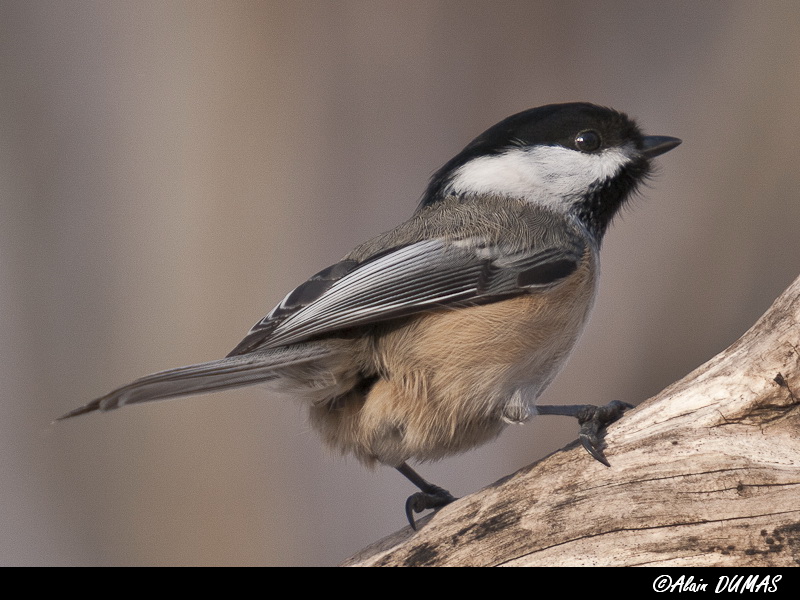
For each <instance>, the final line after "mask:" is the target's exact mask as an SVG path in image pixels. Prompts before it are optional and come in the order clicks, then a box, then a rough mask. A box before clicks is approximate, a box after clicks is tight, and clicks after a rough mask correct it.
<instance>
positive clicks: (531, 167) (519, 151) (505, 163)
mask: <svg viewBox="0 0 800 600" xmlns="http://www.w3.org/2000/svg"><path fill="white" fill-rule="evenodd" d="M626 150H627V151H629V149H628V148H626V147H622V148H610V149H608V150H604V151H603V152H600V153H599V154H586V153H583V152H578V151H576V150H570V149H569V148H564V147H563V146H538V147H535V148H512V149H510V150H508V151H506V152H504V153H502V154H498V155H496V156H482V157H479V158H475V159H473V160H471V161H469V162H468V163H466V164H465V165H463V166H462V167H460V168H459V169H458V170H457V171H456V172H455V175H454V177H453V179H452V181H451V183H450V185H449V189H450V190H451V191H453V192H456V193H476V194H503V195H509V196H514V197H518V198H524V199H526V200H529V201H531V202H537V203H543V204H547V205H550V206H553V208H568V207H569V205H570V204H572V202H574V201H576V200H578V199H579V198H580V197H582V196H583V195H584V194H585V193H586V191H587V190H588V189H589V188H590V187H592V186H593V185H595V184H597V183H601V182H603V181H605V180H607V179H609V178H611V177H614V176H615V175H616V174H617V173H619V171H620V169H621V168H622V167H623V166H624V165H625V164H626V163H628V162H630V160H631V158H630V156H629V155H628V154H627V153H626Z"/></svg>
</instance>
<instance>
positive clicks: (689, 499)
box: [345, 278, 800, 566]
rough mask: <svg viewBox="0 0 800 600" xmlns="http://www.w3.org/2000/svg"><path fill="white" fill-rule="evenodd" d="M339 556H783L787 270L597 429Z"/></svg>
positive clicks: (521, 560)
mask: <svg viewBox="0 0 800 600" xmlns="http://www.w3.org/2000/svg"><path fill="white" fill-rule="evenodd" d="M606 442H607V449H606V456H607V457H608V459H609V461H610V463H611V468H606V467H604V466H603V465H601V464H600V463H598V462H597V461H595V460H593V459H592V458H591V457H590V456H589V455H588V454H587V453H586V452H585V451H584V450H583V449H582V448H580V447H579V446H577V444H572V445H570V446H568V447H567V449H564V450H561V451H558V452H555V453H554V454H552V455H550V456H548V457H546V458H544V459H542V460H541V461H539V462H537V463H534V464H532V465H530V466H528V467H526V468H524V469H521V470H520V471H518V472H516V473H514V474H513V475H511V476H509V477H507V478H505V479H502V480H500V481H498V482H496V483H495V484H493V485H491V486H489V487H487V488H485V489H483V490H481V491H479V492H477V493H474V494H472V495H470V496H467V497H465V498H462V499H460V500H458V501H457V502H455V503H453V504H451V505H449V506H446V507H445V508H443V509H442V510H441V511H439V512H438V513H437V514H435V515H433V516H432V517H431V518H430V519H427V520H426V519H422V520H421V521H420V524H421V530H420V531H419V532H417V533H414V532H412V531H411V530H410V528H405V529H403V530H401V531H399V532H397V533H395V534H393V535H391V536H389V537H387V538H385V539H383V540H381V541H380V542H377V543H376V544H373V545H372V546H370V547H368V548H366V549H364V550H363V551H361V552H360V553H359V554H358V555H357V556H355V557H353V558H351V559H349V560H348V561H347V562H346V563H345V564H346V565H350V566H356V565H364V566H366V565H375V566H379V565H386V566H389V565H408V566H412V565H414V566H422V565H426V566H439V565H441V566H444V565H449V566H458V565H473V566H493V565H513V566H555V565H563V566H566V565H617V566H622V565H663V566H701V565H703V566H797V565H798V564H800V278H798V279H797V280H795V282H794V283H793V284H792V285H791V286H790V287H789V288H788V289H787V290H786V291H785V292H784V293H783V294H782V295H781V296H780V297H779V298H778V299H777V300H776V301H775V303H774V304H773V305H772V307H771V308H770V309H769V310H768V311H767V312H766V313H765V314H764V316H762V317H761V318H760V319H759V320H758V322H757V323H756V324H755V325H754V326H753V327H752V328H751V329H750V330H749V331H748V332H747V333H745V334H744V335H743V336H742V337H741V338H740V339H739V340H738V341H737V342H735V343H734V344H733V345H732V346H730V347H729V348H728V349H727V350H725V351H724V352H722V353H720V354H718V355H717V356H716V357H714V358H713V359H711V360H710V361H708V362H707V363H706V364H704V365H702V366H701V367H699V368H698V369H696V370H695V371H693V372H692V373H690V374H689V375H687V376H686V377H684V378H683V379H682V380H680V381H678V382H676V383H674V384H672V385H671V386H669V387H668V388H667V389H665V390H664V391H663V392H661V393H660V394H659V395H658V396H656V397H654V398H651V399H650V400H648V401H646V402H644V403H643V404H641V405H640V406H639V407H637V408H636V409H635V410H632V411H630V412H629V413H627V414H626V415H625V416H624V417H623V418H622V419H621V420H620V421H619V422H617V423H615V424H613V425H612V426H611V427H610V428H609V431H608V434H607V437H606Z"/></svg>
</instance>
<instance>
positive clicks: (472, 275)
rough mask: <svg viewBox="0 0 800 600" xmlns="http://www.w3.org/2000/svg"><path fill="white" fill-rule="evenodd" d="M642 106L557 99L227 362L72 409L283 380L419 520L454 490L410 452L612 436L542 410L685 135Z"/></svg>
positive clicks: (327, 272) (475, 156)
mask: <svg viewBox="0 0 800 600" xmlns="http://www.w3.org/2000/svg"><path fill="white" fill-rule="evenodd" d="M680 143H681V142H680V140H678V139H676V138H672V137H661V136H645V135H643V134H642V133H641V131H640V130H639V128H638V127H637V126H636V124H635V123H634V122H633V121H632V120H631V119H629V118H628V117H627V116H626V115H624V114H622V113H619V112H616V111H614V110H611V109H608V108H603V107H599V106H595V105H592V104H585V103H573V104H552V105H548V106H542V107H539V108H534V109H531V110H527V111H524V112H521V113H518V114H515V115H513V116H511V117H508V118H507V119H504V120H503V121H500V123H498V124H497V125H494V126H493V127H490V128H489V129H487V130H486V131H485V132H484V133H482V134H481V135H479V136H478V137H477V138H475V139H474V140H473V141H472V142H471V143H470V144H469V145H467V147H466V148H464V150H462V151H461V152H460V153H459V154H458V155H456V156H455V157H454V158H453V159H452V160H450V161H449V162H448V163H447V164H445V165H444V167H442V168H441V169H440V170H439V171H437V172H436V173H435V174H434V176H433V177H432V179H431V181H430V184H429V185H428V188H427V190H426V191H425V193H424V194H423V196H422V201H421V202H420V204H419V207H418V208H417V210H416V212H415V213H414V214H413V216H412V217H411V218H410V219H409V220H408V221H406V222H405V223H403V224H402V225H400V226H399V227H397V228H395V229H393V230H391V231H389V232H387V233H384V234H382V235H379V236H378V237H376V238H374V239H371V240H369V241H368V242H365V243H363V244H361V245H360V246H358V247H356V249H355V250H353V251H352V252H351V253H350V254H348V255H347V256H345V257H344V258H343V259H342V260H340V261H339V262H337V263H336V264H334V265H333V266H330V267H328V268H327V269H323V270H322V271H320V272H319V273H317V274H316V275H314V276H313V277H311V278H310V279H309V280H308V281H306V282H305V283H303V284H302V285H300V286H299V287H297V288H295V289H294V290H293V291H292V292H290V293H289V294H288V295H287V296H286V297H285V298H284V299H283V301H282V302H281V303H280V304H279V305H278V306H276V307H275V308H274V309H273V310H272V312H270V313H269V314H268V315H267V316H266V317H264V318H263V319H262V320H261V321H259V322H258V323H256V324H255V325H254V326H253V328H252V329H251V330H250V332H249V333H248V334H247V336H246V337H245V338H244V339H243V340H242V342H241V343H240V344H239V345H238V346H236V348H234V349H233V351H232V352H231V353H230V354H229V355H228V356H227V357H226V358H223V359H221V360H215V361H211V362H207V363H203V364H198V365H192V366H188V367H180V368H177V369H171V370H169V371H163V372H160V373H155V374H153V375H148V376H147V377H143V378H142V379H138V380H137V381H134V382H133V383H131V384H128V385H126V386H124V387H121V388H119V389H117V390H115V391H113V392H111V393H110V394H107V395H106V396H103V397H102V398H98V399H97V400H94V401H93V402H90V403H89V404H87V405H86V406H83V407H82V408H78V409H76V410H74V411H72V412H70V413H68V414H66V415H64V416H63V417H61V418H62V419H65V418H69V417H74V416H77V415H81V414H84V413H88V412H92V411H94V410H111V409H115V408H118V407H120V406H124V405H126V404H133V403H137V402H146V401H149V400H159V399H163V398H173V397H176V396H183V395H187V394H199V393H205V392H212V391H218V390H223V389H229V388H235V387H240V386H245V385H251V384H267V385H268V386H271V387H272V389H275V390H277V391H280V392H283V393H289V394H292V395H294V396H297V397H298V398H301V399H302V400H303V401H305V402H306V403H307V405H308V407H309V411H310V415H311V422H312V424H313V425H314V427H315V428H316V429H317V430H318V431H319V432H320V434H321V435H322V437H323V439H324V440H325V442H326V443H327V444H328V445H329V446H331V447H333V448H335V449H336V450H339V451H341V452H343V453H352V454H354V455H355V456H356V457H358V458H359V459H360V460H361V461H362V462H364V463H366V464H368V465H373V464H375V463H376V462H380V463H383V464H386V465H390V466H392V467H395V468H397V469H398V470H399V471H400V472H401V473H402V474H403V475H405V476H406V477H408V478H409V479H410V480H411V481H412V482H413V483H414V484H415V485H416V486H418V487H419V488H420V492H418V493H416V494H413V495H412V496H411V497H410V498H409V499H408V501H407V503H406V513H407V515H408V518H409V522H410V523H411V525H412V526H414V520H413V513H414V512H421V511H422V510H425V509H428V508H437V507H440V506H443V505H445V504H448V503H449V502H452V501H453V500H454V498H453V496H451V495H450V493H449V492H447V491H446V490H443V489H442V488H439V487H437V486H434V485H432V484H430V483H428V482H427V481H425V480H424V479H423V478H422V477H420V476H419V475H418V474H417V473H416V472H414V471H413V470H412V469H411V468H410V467H409V466H408V465H407V461H409V460H411V459H414V460H418V461H419V460H422V461H424V460H435V459H439V458H442V457H444V456H448V455H451V454H455V453H458V452H462V451H464V450H467V449H469V448H472V447H474V446H478V445H479V444H483V443H484V442H486V441H488V440H490V439H492V438H494V437H495V436H497V435H498V434H499V433H500V432H501V431H502V430H503V428H504V427H505V426H506V425H507V424H508V423H519V422H522V421H525V420H527V419H528V418H529V417H531V416H532V415H534V414H561V415H569V416H575V417H578V419H579V422H580V423H581V425H582V428H581V440H582V442H583V444H584V446H585V447H586V449H587V450H588V451H589V452H590V453H591V454H592V455H593V456H594V457H595V458H597V459H598V460H600V461H601V462H603V463H604V464H606V465H607V464H608V463H607V462H606V460H605V457H604V456H603V453H602V449H601V442H600V440H599V437H598V431H599V430H600V429H601V428H602V427H603V426H604V425H606V424H607V423H608V422H610V421H612V420H613V419H615V418H617V417H619V415H620V414H621V413H622V411H623V410H624V409H625V408H627V405H624V404H622V403H619V402H615V403H612V404H611V405H608V406H607V407H602V408H598V407H594V406H591V405H577V406H536V404H535V402H536V399H537V398H538V397H539V395H540V394H541V393H542V391H544V389H545V388H546V387H547V386H548V384H549V383H550V382H551V381H552V379H553V377H555V375H556V374H557V373H558V372H559V370H560V369H561V367H562V366H563V364H564V362H565V361H566V359H567V356H568V355H569V353H570V352H571V351H572V348H573V346H574V345H575V342H576V340H577V339H578V336H579V335H580V333H581V330H582V329H583V326H584V324H585V322H586V319H587V317H588V315H589V312H590V309H591V307H592V304H593V301H594V296H595V290H596V288H597V278H598V253H599V250H600V243H601V241H602V239H603V235H604V233H605V231H606V229H607V228H608V225H609V223H610V222H611V220H612V218H613V217H614V215H615V214H616V213H617V211H618V210H619V208H620V207H621V206H622V204H623V203H624V202H625V200H626V199H627V198H628V197H629V196H630V195H631V193H632V192H634V190H636V188H637V186H638V185H639V184H640V183H641V182H642V181H643V180H644V179H645V177H646V176H647V174H648V172H649V171H650V162H651V159H653V158H654V157H656V156H659V155H660V154H663V153H665V152H668V151H669V150H671V149H673V148H675V147H676V146H677V145H678V144H680Z"/></svg>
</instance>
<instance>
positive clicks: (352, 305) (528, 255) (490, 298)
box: [229, 236, 585, 356]
mask: <svg viewBox="0 0 800 600" xmlns="http://www.w3.org/2000/svg"><path fill="white" fill-rule="evenodd" d="M584 250H585V244H584V242H583V241H582V240H581V238H580V237H578V236H574V237H572V236H571V237H568V238H564V239H563V240H561V241H560V243H557V244H548V245H545V244H542V245H534V247H531V248H526V249H523V250H515V251H509V250H508V249H502V248H499V247H497V246H495V245H492V244H486V243H482V241H481V240H479V239H475V238H467V239H462V240H455V241H454V240H442V239H434V240H424V241H418V242H415V243H410V244H407V245H403V246H400V247H396V248H393V249H391V250H388V251H385V252H381V253H379V254H377V255H374V256H371V257H369V258H368V259H365V260H362V261H356V260H353V259H345V260H343V261H341V262H339V263H336V264H335V265H332V266H331V267H328V268H327V269H324V270H323V271H320V272H319V273H317V274H316V275H314V276H313V277H311V278H310V279H309V280H308V281H306V282H305V283H304V284H302V285H300V286H299V287H297V288H296V289H294V290H293V291H292V292H291V293H289V294H288V295H287V296H286V298H284V300H283V301H282V302H281V303H280V304H279V305H278V306H277V307H275V309H273V311H272V312H271V313H270V314H269V315H267V316H266V317H265V318H264V319H262V320H261V321H259V322H258V323H256V325H255V326H254V327H253V328H252V329H251V330H250V333H249V334H248V335H247V336H246V337H245V338H244V339H243V340H242V342H241V343H240V344H239V345H238V346H237V347H236V348H235V349H234V350H233V351H232V352H231V353H230V354H229V356H235V355H239V354H243V353H246V352H250V351H252V350H254V349H256V348H274V347H278V346H283V345H286V344H293V343H296V342H302V341H305V340H308V339H310V338H313V337H315V336H319V335H322V334H329V333H332V332H337V331H341V330H346V329H349V328H352V327H357V326H361V325H368V324H370V323H375V322H378V321H385V320H389V319H395V318H398V317H403V316H408V315H411V314H414V313H419V312H424V311H428V310H433V309H437V308H443V307H454V306H465V305H471V304H486V303H488V302H494V301H497V300H501V299H504V298H509V297H512V296H515V295H519V294H524V293H530V292H532V291H535V290H537V289H542V288H546V287H549V286H553V285H555V284H557V283H558V282H559V281H560V280H562V279H564V278H566V277H567V276H568V275H570V274H571V273H572V272H573V271H575V269H577V267H578V265H579V263H580V261H581V259H582V256H583V254H584Z"/></svg>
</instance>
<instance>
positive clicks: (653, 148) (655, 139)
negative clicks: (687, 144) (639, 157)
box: [641, 135, 682, 158]
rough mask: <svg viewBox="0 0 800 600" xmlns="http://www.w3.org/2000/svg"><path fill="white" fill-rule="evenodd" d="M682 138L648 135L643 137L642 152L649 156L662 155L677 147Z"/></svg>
mask: <svg viewBox="0 0 800 600" xmlns="http://www.w3.org/2000/svg"><path fill="white" fill-rule="evenodd" d="M681 141H682V140H679V139H678V138H674V137H668V136H666V135H648V136H645V137H644V138H642V148H641V151H642V154H644V155H645V156H646V157H647V158H655V157H656V156H661V155H662V154H664V153H665V152H669V151H670V150H672V149H673V148H677V147H678V146H679V145H680V143H681Z"/></svg>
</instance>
